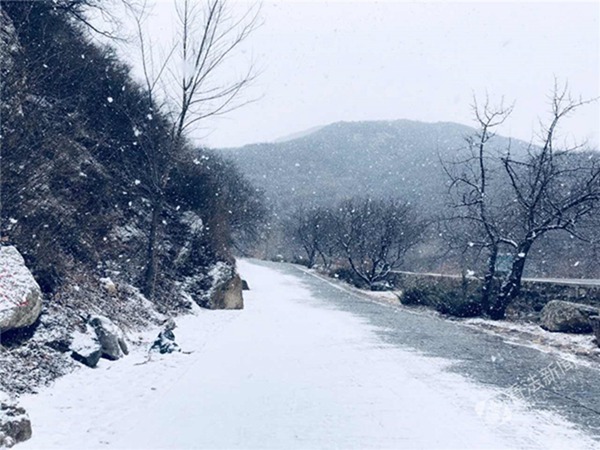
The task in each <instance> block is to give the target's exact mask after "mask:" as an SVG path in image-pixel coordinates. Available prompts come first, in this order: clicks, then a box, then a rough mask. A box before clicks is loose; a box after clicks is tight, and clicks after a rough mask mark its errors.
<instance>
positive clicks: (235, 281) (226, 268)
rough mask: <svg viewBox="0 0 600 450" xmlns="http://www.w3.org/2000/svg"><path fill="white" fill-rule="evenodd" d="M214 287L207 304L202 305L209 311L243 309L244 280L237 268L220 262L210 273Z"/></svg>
mask: <svg viewBox="0 0 600 450" xmlns="http://www.w3.org/2000/svg"><path fill="white" fill-rule="evenodd" d="M209 275H210V277H212V280H213V283H212V285H213V287H212V289H211V290H210V292H209V299H208V302H207V304H204V305H201V306H202V307H205V308H209V309H243V308H244V298H243V297H242V279H241V278H240V276H239V274H238V273H237V272H236V270H235V267H233V266H231V265H229V264H226V263H223V262H218V263H217V264H215V266H214V267H213V268H212V269H211V271H210V272H209Z"/></svg>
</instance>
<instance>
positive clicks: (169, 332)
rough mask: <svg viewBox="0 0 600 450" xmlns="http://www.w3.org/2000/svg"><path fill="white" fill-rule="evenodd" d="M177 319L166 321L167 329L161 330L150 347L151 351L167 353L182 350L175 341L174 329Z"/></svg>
mask: <svg viewBox="0 0 600 450" xmlns="http://www.w3.org/2000/svg"><path fill="white" fill-rule="evenodd" d="M176 326H177V325H176V324H175V321H174V320H173V319H169V320H167V322H166V323H165V329H164V330H163V331H161V332H160V333H159V335H158V337H157V338H156V340H155V341H154V343H153V344H152V347H150V351H158V352H160V353H161V354H162V355H164V354H165V353H173V352H180V351H181V349H180V348H179V345H177V343H176V342H175V334H174V333H173V330H174V329H175V328H176Z"/></svg>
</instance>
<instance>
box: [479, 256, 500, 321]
mask: <svg viewBox="0 0 600 450" xmlns="http://www.w3.org/2000/svg"><path fill="white" fill-rule="evenodd" d="M497 260H498V246H497V245H493V246H492V247H491V248H490V254H489V256H488V260H487V270H486V272H485V277H484V278H483V287H482V288H481V310H482V311H483V313H484V314H488V315H491V314H490V297H491V295H492V291H493V289H494V277H495V275H496V261H497Z"/></svg>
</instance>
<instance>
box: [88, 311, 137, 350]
mask: <svg viewBox="0 0 600 450" xmlns="http://www.w3.org/2000/svg"><path fill="white" fill-rule="evenodd" d="M88 322H89V324H90V325H91V326H92V328H93V329H94V332H95V333H96V337H97V339H98V342H99V343H100V347H101V349H102V357H103V358H106V359H108V360H111V361H116V360H117V359H120V358H121V357H123V355H128V354H129V349H128V348H127V342H126V341H125V336H124V334H123V332H122V331H121V329H120V328H119V327H117V326H116V325H115V324H114V323H112V322H111V321H110V320H109V319H107V318H106V317H103V316H92V317H90V319H89V320H88Z"/></svg>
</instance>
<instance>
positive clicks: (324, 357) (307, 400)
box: [19, 261, 597, 449]
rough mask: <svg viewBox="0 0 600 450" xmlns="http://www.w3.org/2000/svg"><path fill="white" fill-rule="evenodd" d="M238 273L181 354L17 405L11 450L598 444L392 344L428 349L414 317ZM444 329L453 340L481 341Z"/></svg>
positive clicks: (189, 325)
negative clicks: (27, 435)
mask: <svg viewBox="0 0 600 450" xmlns="http://www.w3.org/2000/svg"><path fill="white" fill-rule="evenodd" d="M240 271H241V273H242V275H243V277H244V278H245V279H247V280H248V282H249V284H250V287H251V289H252V290H251V291H250V292H247V293H246V296H245V297H246V309H245V310H244V311H235V312H231V311H197V312H196V315H191V316H187V317H183V318H179V319H178V324H179V328H178V329H177V330H176V335H177V338H178V341H179V343H180V344H181V346H182V347H183V348H184V350H187V351H191V352H193V353H191V354H175V355H167V356H164V357H153V359H152V360H151V361H150V362H148V363H147V364H140V362H143V361H144V358H145V354H144V353H143V352H142V351H141V348H140V350H138V351H137V352H134V353H133V354H132V355H131V356H130V357H128V358H126V359H124V360H121V361H117V362H108V361H102V364H101V365H100V367H99V368H98V369H96V370H93V371H91V370H80V371H78V372H76V373H74V374H71V375H69V376H67V377H64V378H62V379H60V380H59V381H58V382H57V383H56V384H55V385H54V386H52V387H51V388H49V389H46V390H43V391H42V392H41V393H40V394H38V395H36V396H29V397H26V398H24V399H23V401H22V403H23V405H24V406H25V407H26V408H27V409H28V411H29V412H30V415H31V417H32V420H33V423H34V438H33V439H32V440H31V441H29V442H28V443H26V444H24V445H21V446H19V448H23V449H25V448H34V449H39V448H61V449H69V448H72V449H86V448H136V449H142V448H144V449H146V448H282V449H289V448H344V449H345V448H361V449H366V448H396V449H399V448H407V449H413V448H457V449H458V448H460V449H466V448H527V449H530V448H531V449H537V448H539V449H542V448H561V449H562V448H595V447H594V445H596V444H597V442H595V441H592V440H591V439H590V438H588V437H586V435H585V434H584V433H583V432H581V431H579V430H577V429H574V428H573V427H572V426H570V425H569V424H568V423H567V422H566V421H564V420H563V419H561V418H559V417H558V415H555V414H553V413H552V412H549V411H547V410H545V409H539V410H537V409H534V408H532V407H531V406H530V405H529V404H528V403H526V402H519V401H517V402H504V401H499V400H495V399H497V398H498V396H499V395H500V394H501V393H502V392H503V391H502V390H501V389H499V388H498V387H496V385H495V384H494V383H491V384H490V385H488V386H484V385H483V384H481V383H476V382H475V381H470V380H469V379H467V378H466V377H464V376H463V375H461V374H460V373H459V372H460V370H459V371H457V370H454V369H453V367H454V366H452V361H450V360H446V359H442V358H436V357H432V356H425V355H424V354H422V353H429V354H431V353H432V352H426V351H424V350H423V349H421V348H419V344H418V342H417V343H416V344H415V343H414V342H413V343H411V342H409V341H410V340H407V341H406V342H405V343H404V344H402V343H397V342H395V341H394V339H396V338H393V336H394V333H396V334H398V333H399V334H400V335H401V334H402V333H403V331H406V330H409V331H410V332H411V334H412V339H416V340H417V341H419V340H421V341H422V342H423V345H425V346H426V345H429V343H428V335H427V330H421V331H420V332H419V330H418V329H416V328H415V327H416V326H417V325H415V324H416V323H417V322H415V321H418V320H421V319H419V318H418V317H419V316H418V315H413V314H410V313H407V312H402V311H399V310H396V309H394V308H390V307H386V306H383V305H377V304H374V303H372V302H368V301H365V300H361V299H360V298H358V297H354V298H350V297H352V294H348V293H345V292H343V291H340V290H339V289H337V288H336V287H335V286H332V285H330V284H328V283H326V282H324V281H322V280H320V279H317V278H314V277H312V276H310V275H306V274H303V273H302V272H301V271H299V270H298V269H297V268H295V267H293V266H286V265H276V264H269V263H250V262H246V261H242V262H241V263H240ZM413 316H414V317H413ZM422 317H423V319H422V320H429V321H433V322H431V323H429V325H427V326H430V327H438V328H439V329H441V330H444V329H445V328H444V325H442V324H443V323H444V322H443V321H441V320H439V319H437V321H436V320H435V319H432V318H430V317H425V316H422ZM377 320H383V321H384V322H382V323H377ZM411 320H412V321H413V322H411ZM424 323H425V322H424ZM450 325H451V326H454V327H455V329H451V328H448V329H447V330H450V331H449V332H450V333H451V334H452V333H454V334H455V338H456V339H457V340H462V338H463V336H461V334H460V333H471V334H473V336H479V335H478V334H477V333H475V332H473V331H469V330H467V329H466V328H465V327H460V326H457V325H456V324H450ZM417 328H418V327H417ZM461 330H462V331H461ZM419 333H421V334H419ZM433 334H435V333H433ZM433 339H434V343H435V338H433ZM474 339H477V338H474ZM482 339H483V340H484V341H483V342H484V343H487V341H485V339H487V338H483V337H482ZM446 340H448V339H447V338H446ZM450 344H451V343H447V345H450ZM498 345H501V343H499V344H498ZM411 347H413V348H418V349H419V350H420V351H419V352H417V351H414V350H411ZM459 348H460V347H459ZM488 350H489V348H488ZM531 351H534V350H531ZM449 357H450V358H453V355H449ZM475 365H476V364H475ZM450 369H452V370H450ZM477 370H478V369H477ZM477 370H475V371H474V373H479V372H477ZM474 378H477V376H475V377H474ZM596 379H597V378H596Z"/></svg>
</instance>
